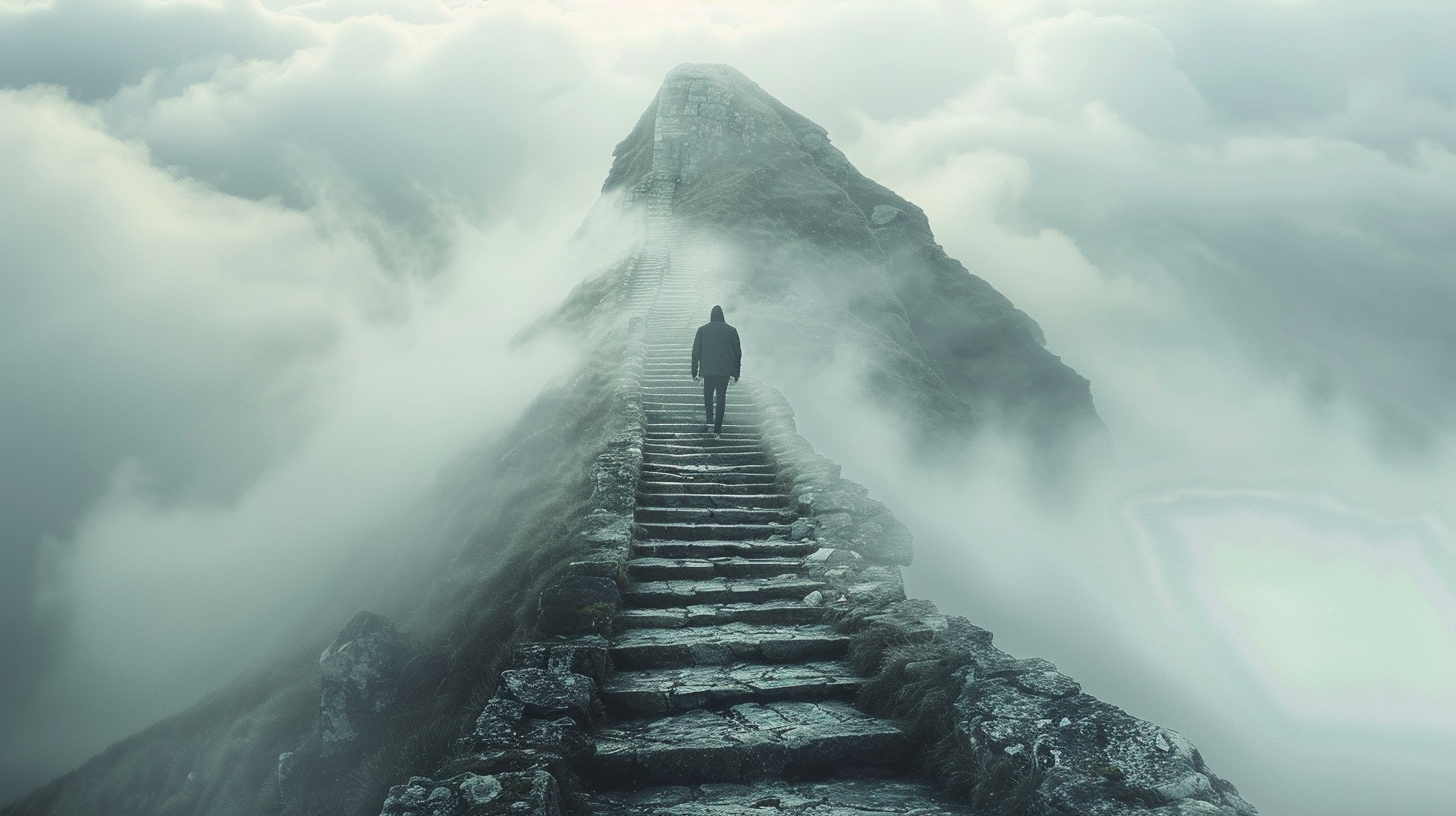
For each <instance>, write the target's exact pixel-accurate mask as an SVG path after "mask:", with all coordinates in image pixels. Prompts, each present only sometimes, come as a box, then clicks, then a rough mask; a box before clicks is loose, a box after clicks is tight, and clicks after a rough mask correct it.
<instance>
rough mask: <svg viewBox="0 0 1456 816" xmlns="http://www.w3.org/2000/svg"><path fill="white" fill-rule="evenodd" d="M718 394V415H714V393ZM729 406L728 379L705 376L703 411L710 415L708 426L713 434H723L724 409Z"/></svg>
mask: <svg viewBox="0 0 1456 816" xmlns="http://www.w3.org/2000/svg"><path fill="white" fill-rule="evenodd" d="M715 391H716V392H717V394H718V399H717V405H718V413H717V414H714V413H713V403H714V399H713V392H715ZM727 404H728V378H727V377H726V376H723V377H709V376H707V375H704V376H703V410H704V411H706V412H707V413H708V424H709V425H712V426H713V433H722V432H723V408H724V407H725V406H726V405H727Z"/></svg>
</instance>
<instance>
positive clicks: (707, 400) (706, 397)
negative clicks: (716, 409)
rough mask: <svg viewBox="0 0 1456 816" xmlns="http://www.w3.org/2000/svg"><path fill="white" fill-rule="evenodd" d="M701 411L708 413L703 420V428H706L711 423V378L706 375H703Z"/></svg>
mask: <svg viewBox="0 0 1456 816" xmlns="http://www.w3.org/2000/svg"><path fill="white" fill-rule="evenodd" d="M703 411H704V412H706V413H707V415H708V418H707V419H705V420H703V430H707V429H708V426H710V425H712V424H713V378H712V377H707V376H705V377H703Z"/></svg>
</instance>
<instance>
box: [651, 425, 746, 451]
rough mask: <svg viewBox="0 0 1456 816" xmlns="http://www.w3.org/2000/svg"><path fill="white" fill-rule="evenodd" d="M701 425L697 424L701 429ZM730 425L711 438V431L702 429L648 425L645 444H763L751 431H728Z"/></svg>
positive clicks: (701, 445)
mask: <svg viewBox="0 0 1456 816" xmlns="http://www.w3.org/2000/svg"><path fill="white" fill-rule="evenodd" d="M702 427H703V426H702V425H698V428H699V429H701V428H702ZM730 427H732V426H730V425H724V426H723V436H722V438H720V439H715V438H713V435H712V434H711V433H703V432H702V430H694V431H690V432H687V433H678V432H676V431H658V430H653V429H652V427H651V426H648V430H647V438H646V444H648V445H677V446H681V447H698V448H704V449H707V448H711V447H717V446H723V447H729V448H733V447H740V446H746V445H752V446H755V447H760V446H762V445H763V438H762V437H761V436H759V434H757V433H754V432H751V431H729V430H728V428H730Z"/></svg>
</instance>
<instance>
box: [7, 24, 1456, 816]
mask: <svg viewBox="0 0 1456 816" xmlns="http://www.w3.org/2000/svg"><path fill="white" fill-rule="evenodd" d="M1453 16H1456V12H1452V11H1451V10H1450V9H1449V7H1448V6H1446V5H1444V4H1435V3H1407V4H1381V5H1378V6H1374V5H1369V4H1361V3H1355V2H1340V1H1339V0H1325V1H1324V2H1308V3H1263V2H1236V3H1202V2H1193V1H1192V0H1189V1H1188V2H1166V3H1153V2H1141V1H1140V0H1107V2H1082V3H1069V2H1025V3H1016V2H999V3H992V2H984V3H975V2H967V3H937V2H929V1H928V0H926V1H925V2H908V3H906V2H900V3H894V4H890V3H884V2H870V1H869V0H866V1H865V2H835V3H793V2H790V3H769V2H763V3H757V2H741V3H716V4H714V3H650V4H649V3H630V2H586V1H585V0H583V1H582V2H560V3H554V4H553V3H548V2H544V0H543V1H541V2H492V3H489V4H480V3H465V2H460V3H444V2H431V1H430V0H412V1H407V0H398V1H397V2H390V1H389V0H374V1H373V2H368V3H338V2H333V0H324V1H323V2H314V3H307V4H294V3H287V2H282V0H272V1H271V2H266V3H257V2H244V1H243V0H229V1H228V2H200V0H199V2H183V1H181V0H178V1H177V2H149V1H144V0H135V2H124V3H104V4H103V3H95V2H79V1H78V0H70V1H69V2H68V1H67V0H54V1H53V2H48V3H35V2H9V3H0V55H3V56H0V86H3V87H4V88H6V90H4V91H0V147H3V149H0V157H3V158H0V383H3V384H4V387H3V388H0V446H4V447H3V453H0V501H3V502H4V513H3V518H4V520H5V521H4V523H3V529H0V537H3V542H4V543H3V550H0V559H3V561H0V564H3V569H0V576H3V578H0V582H3V584H4V585H3V586H0V598H3V599H4V600H3V607H0V615H3V620H4V623H5V625H4V627H3V631H4V632H5V633H6V635H5V636H4V637H5V641H4V643H3V644H0V648H3V650H4V652H5V653H6V654H7V655H15V656H16V659H15V660H6V661H3V663H4V664H5V669H4V672H5V673H4V675H3V676H0V683H3V685H0V692H3V698H0V699H3V703H0V756H3V757H4V760H3V761H0V767H3V768H4V769H5V776H4V778H3V779H0V798H8V797H9V796H12V795H18V794H19V793H21V792H23V790H24V789H26V788H27V787H29V786H32V785H34V784H37V783H39V782H41V781H43V780H44V779H45V778H46V777H47V776H49V775H52V774H55V773H58V772H61V771H63V770H65V769H66V768H68V767H70V766H71V765H74V764H75V763H76V762H78V761H80V760H81V759H83V758H84V757H86V756H87V755H89V754H91V753H93V752H94V751H96V750H98V749H100V748H101V747H104V745H105V744H106V743H107V742H109V741H111V740H114V739H116V738H119V737H121V736H123V735H125V734H126V733H129V732H131V731H133V730H136V729H137V728H140V727H142V726H144V725H146V724H148V723H149V722H151V721H153V720H154V719H156V718H157V717H159V716H162V715H164V714H166V713H170V712H172V711H176V710H178V709H180V708H182V707H184V706H185V705H187V704H188V703H189V702H190V701H191V700H193V699H195V698H196V697H197V696H198V695H200V694H202V693H204V692H205V691H207V690H209V689H211V688H213V687H215V686H217V685H218V684H219V683H221V682H223V681H225V680H226V679H227V678H229V677H231V676H233V675H235V674H236V673H238V672H241V671H245V670H247V669H248V668H249V667H251V666H253V665H256V664H257V662H258V661H260V660H262V659H263V658H264V656H266V655H267V654H268V653H269V652H270V651H271V650H272V649H275V648H277V647H278V646H279V645H280V644H283V643H286V642H288V640H289V638H290V637H292V636H295V635H296V634H297V633H298V632H299V631H304V630H310V631H311V630H312V629H313V628H314V627H316V626H317V627H321V628H323V629H329V628H330V625H329V624H330V616H345V617H346V616H347V615H348V614H350V613H352V612H353V611H355V610H356V609H357V608H360V607H361V606H364V605H367V603H368V599H369V597H370V593H371V592H373V591H375V590H376V589H377V588H378V587H379V586H381V585H382V582H383V581H385V580H387V578H385V577H383V576H387V575H388V573H389V571H390V568H391V566H392V564H393V563H394V562H393V561H392V559H394V558H397V557H400V556H399V553H400V547H399V541H398V540H397V539H392V538H390V537H389V536H387V535H383V536H382V535H380V534H379V532H378V531H380V530H389V529H402V528H403V529H407V528H408V521H409V518H410V513H411V512H412V509H413V508H414V507H415V506H416V504H417V501H418V499H419V497H421V496H422V495H424V494H425V492H426V491H427V490H428V487H429V485H430V482H431V480H432V478H433V474H434V472H435V471H436V470H437V469H438V468H439V467H440V466H441V465H442V464H444V463H445V462H447V461H448V460H449V459H450V458H451V456H452V455H453V454H454V453H456V452H458V451H460V450H462V449H463V448H465V447H466V446H469V445H471V444H473V443H475V442H476V441H477V440H479V439H480V438H482V437H483V436H488V435H489V434H490V433H491V432H492V431H493V430H494V429H497V428H499V427H501V426H502V425H503V424H504V423H505V422H508V421H509V420H510V419H511V418H512V417H513V416H514V414H515V413H516V412H518V411H519V410H520V408H521V406H522V405H523V404H524V402H525V400H527V399H529V398H530V397H531V396H532V395H534V393H535V392H536V390H537V389H538V388H539V387H540V386H541V384H542V383H544V382H545V381H546V380H547V379H548V378H549V377H550V375H551V374H552V372H554V371H558V370H561V368H562V367H563V365H564V364H565V361H566V360H567V355H566V354H565V353H564V352H562V351H561V350H559V349H552V348H549V347H542V348H535V349H528V350H526V351H524V352H517V351H511V350H509V349H508V345H509V344H508V340H509V338H510V337H511V336H512V335H513V333H514V331H515V330H516V329H517V328H519V327H520V326H523V325H525V324H526V323H527V322H529V320H530V319H531V318H532V317H533V316H534V315H535V314H537V313H539V311H541V310H542V309H544V308H547V307H548V306H549V305H551V304H552V303H554V302H555V301H556V300H557V299H558V298H559V297H560V295H561V293H562V292H563V291H564V290H565V288H567V287H569V286H570V285H571V284H573V283H575V282H576V281H577V280H579V279H580V278H581V277H582V276H583V275H585V274H588V273H589V272H590V271H591V269H592V268H593V264H594V263H597V262H599V261H600V260H601V259H602V256H604V255H608V254H610V250H606V249H604V250H600V251H598V252H596V255H595V256H593V255H591V254H588V255H587V256H581V255H575V256H572V255H562V254H561V253H559V252H557V251H556V250H557V249H558V248H559V247H562V246H565V245H566V243H567V238H568V237H569V236H570V235H571V234H572V232H573V231H574V230H575V228H576V226H577V225H578V224H579V223H580V219H581V217H582V215H583V214H584V213H585V212H586V210H587V208H588V207H589V206H590V205H591V202H592V200H593V199H594V197H595V194H596V189H597V187H598V185H599V184H600V182H601V178H602V177H603V175H604V174H605V171H606V168H607V166H608V163H609V156H610V150H611V146H612V145H613V144H614V143H615V142H616V141H617V140H618V139H620V138H621V137H622V136H623V135H625V134H626V133H627V132H628V130H629V129H630V128H631V126H632V124H633V123H634V122H635V120H636V117H637V116H638V114H639V113H640V111H641V110H642V108H643V107H645V106H646V104H647V102H648V101H649V99H650V98H651V94H652V93H653V92H654V91H655V88H656V85H657V83H658V82H659V81H660V79H661V77H662V75H663V74H664V73H665V72H666V71H667V70H668V69H670V68H671V67H672V66H674V65H676V64H677V63H679V62H683V61H698V62H708V61H723V62H729V63H731V64H733V65H734V66H735V67H737V68H739V69H740V70H742V71H744V72H745V73H746V74H748V75H749V76H750V77H752V78H753V79H755V80H756V81H757V82H759V83H760V84H761V85H762V86H763V87H764V88H765V89H766V90H768V91H769V92H770V93H772V94H774V95H775V96H777V97H778V98H780V99H781V100H782V101H783V102H785V103H786V104H788V105H789V106H791V107H793V108H795V109H796V110H799V111H800V112H802V113H804V114H805V115H807V116H809V117H811V118H813V119H815V120H816V121H819V122H820V123H821V124H824V125H825V126H826V127H828V128H829V130H830V134H831V137H832V138H833V139H834V140H835V142H836V144H838V145H839V146H840V147H841V148H842V149H843V150H845V152H846V153H847V154H848V155H849V157H850V158H851V160H853V161H854V162H855V163H856V165H857V166H858V167H859V168H860V169H861V170H863V171H864V172H865V173H866V174H868V175H869V176H871V177H873V178H875V179H876V180H878V181H880V182H882V183H885V184H887V185H888V186H890V187H892V188H893V189H895V190H896V191H897V192H900V193H901V194H903V195H905V196H906V197H908V198H910V199H911V200H912V201H915V202H916V203H917V204H920V205H921V206H923V207H924V208H925V209H926V210H927V212H928V214H929V215H930V217H931V224H932V227H933V228H934V229H935V230H936V233H937V236H938V237H939V239H940V240H941V241H942V242H943V243H944V244H945V245H946V248H947V250H948V251H949V252H950V254H951V255H953V256H955V257H957V258H959V259H960V260H962V261H963V262H965V263H966V265H967V266H968V267H969V268H970V269H971V270H972V271H973V272H974V273H976V274H978V275H981V276H982V277H984V278H986V279H987V280H988V281H990V282H991V283H992V284H993V285H994V286H996V287H997V288H998V289H999V290H1000V291H1002V292H1003V293H1005V294H1006V295H1007V296H1008V297H1010V298H1011V300H1012V301H1013V302H1014V303H1015V304H1016V305H1017V306H1018V307H1019V308H1021V309H1023V310H1024V311H1026V312H1027V313H1029V314H1030V315H1031V316H1032V317H1033V318H1035V319H1036V320H1037V321H1038V322H1039V323H1040V324H1041V325H1042V327H1043V329H1044V330H1045V333H1046V335H1047V341H1048V346H1049V348H1051V349H1052V350H1053V351H1054V352H1055V353H1057V354H1059V355H1061V356H1062V357H1063V358H1064V359H1065V360H1067V361H1068V362H1069V363H1070V364H1071V365H1072V366H1073V367H1074V368H1076V369H1077V370H1078V371H1079V372H1080V373H1082V374H1083V375H1084V376H1086V377H1088V378H1089V379H1090V380H1091V381H1092V387H1093V394H1094V398H1095V399H1096V401H1097V405H1098V409H1099V411H1100V413H1101V415H1102V417H1103V419H1104V420H1105V421H1106V423H1107V425H1108V428H1109V431H1110V434H1109V436H1110V442H1111V450H1110V451H1103V452H1094V453H1092V454H1089V456H1088V458H1087V460H1086V462H1085V463H1084V465H1083V466H1082V468H1081V470H1080V471H1079V472H1078V473H1077V474H1075V475H1074V476H1073V477H1072V478H1071V479H1070V480H1069V484H1070V487H1066V486H1064V489H1062V490H1060V492H1057V493H1055V494H1049V493H1048V492H1047V491H1046V490H1045V489H1044V488H1042V487H1040V486H1038V485H1036V484H1034V483H1032V482H1031V481H1030V479H1029V477H1027V478H1024V479H1023V478H1021V474H1023V473H1024V472H1025V467H1024V464H1023V463H1022V462H1020V460H1019V459H1018V457H1017V455H1016V453H1015V446H1014V445H1013V444H1011V443H1008V442H1005V441H1003V440H998V439H995V438H989V437H988V438H986V439H984V440H982V442H981V444H980V445H979V446H978V447H977V449H976V450H975V451H974V452H973V455H971V456H969V457H968V459H967V461H966V462H965V463H963V464H962V465H959V466H954V467H951V466H945V467H942V468H941V469H939V470H937V471H935V472H933V473H927V472H925V470H924V468H922V467H921V466H920V465H918V464H917V463H916V462H914V461H912V460H909V459H908V458H906V457H905V456H904V455H903V452H902V451H901V450H900V449H899V447H898V443H897V442H896V441H895V438H894V434H893V433H891V432H889V431H888V430H886V429H887V428H890V427H892V426H891V425H890V423H892V422H893V421H894V420H893V418H890V417H883V416H877V415H875V414H874V412H873V411H872V410H870V409H868V408H865V407H856V406H855V405H854V403H853V401H852V399H849V398H848V397H846V396H845V395H844V393H843V391H842V387H841V385H840V383H841V381H842V379H843V375H842V372H835V371H830V372H826V374H825V377H824V378H823V380H822V381H820V382H818V383H799V384H791V383H775V384H779V385H785V386H789V387H788V388H787V389H786V390H788V391H789V392H790V397H791V399H792V401H793V402H794V404H795V406H796V408H797V409H798V410H799V413H800V420H801V425H802V427H803V430H804V431H805V433H806V435H807V436H809V437H810V439H811V441H813V442H814V443H815V444H816V445H817V446H819V448H820V450H821V452H823V453H825V454H827V455H830V456H832V457H834V458H836V459H838V460H840V461H841V462H843V463H844V464H845V469H846V475H848V476H850V477H851V478H855V479H857V480H858V481H861V482H863V483H865V484H866V485H868V486H869V487H870V488H871V489H872V491H873V492H874V493H875V495H876V496H877V497H878V498H880V499H882V500H885V501H886V502H887V503H889V504H890V505H891V507H893V508H894V509H895V511H896V513H897V514H898V515H900V516H901V517H902V518H903V519H904V520H905V521H906V522H907V523H909V524H910V525H911V526H912V528H913V529H914V530H915V532H916V534H917V538H918V544H917V558H918V559H919V561H918V564H917V567H915V568H912V569H911V570H910V571H909V573H908V576H907V577H908V580H909V581H910V582H911V583H912V589H914V590H916V591H917V592H918V594H922V595H926V596H928V597H931V598H933V599H934V600H936V601H937V603H939V604H940V605H941V606H942V607H943V608H944V609H946V610H947V611H951V612H959V613H964V614H968V615H970V616H971V617H972V619H973V620H975V621H976V622H978V623H981V624H983V625H985V626H987V627H988V628H991V629H992V630H993V631H995V632H996V633H997V635H998V639H999V641H1000V642H1001V643H1002V644H1003V645H1004V646H1005V647H1006V648H1008V649H1010V650H1012V651H1015V652H1017V653H1020V654H1038V655H1043V656H1046V657H1049V658H1051V659H1052V660H1054V661H1055V662H1057V663H1058V664H1059V665H1060V666H1062V668H1064V669H1065V670H1067V671H1068V672H1069V673H1071V674H1073V675H1074V676H1076V677H1078V679H1079V680H1081V681H1082V682H1083V683H1084V684H1085V685H1086V686H1087V688H1088V689H1089V690H1090V691H1092V692H1093V693H1096V694H1098V695H1099V696H1101V697H1103V698H1104V699H1107V700H1109V701H1111V702H1114V703H1116V704H1119V705H1122V706H1124V707H1126V708H1127V709H1129V710H1130V711H1131V712H1132V713H1134V714H1137V715H1139V716H1143V717H1146V718H1149V719H1153V720H1156V721H1158V722H1159V723H1160V724H1165V725H1168V726H1170V727H1173V728H1176V729H1178V730H1180V731H1182V732H1183V733H1185V735H1187V736H1188V737H1189V738H1190V739H1192V740H1193V741H1194V742H1195V743H1196V744H1198V745H1199V746H1200V747H1201V748H1202V749H1203V751H1204V753H1205V756H1206V758H1207V759H1208V761H1209V763H1210V764H1211V765H1212V766H1213V767H1214V768H1215V769H1217V770H1218V772H1219V773H1220V774H1221V775H1223V776H1225V777H1226V778H1229V779H1232V780H1233V781H1235V782H1236V783H1238V784H1239V785H1240V786H1241V789H1242V791H1243V793H1244V794H1245V796H1246V797H1247V798H1248V799H1250V800H1251V801H1253V802H1254V803H1255V804H1257V805H1259V806H1260V808H1261V809H1262V811H1263V812H1265V813H1268V814H1271V816H1297V815H1299V814H1322V815H1323V814H1351V816H1354V814H1362V815H1363V814H1378V813H1390V814H1406V813H1416V812H1437V811H1439V810H1440V809H1441V808H1442V807H1443V806H1444V805H1446V804H1448V803H1449V793H1448V792H1447V791H1445V790H1444V778H1445V775H1446V771H1447V770H1448V769H1449V768H1450V766H1451V762H1452V761H1453V759H1456V722H1452V721H1451V719H1450V717H1449V708H1450V706H1449V700H1450V699H1452V696H1453V694H1456V566H1453V558H1456V542H1453V533H1452V530H1453V527H1456V525H1453V520H1456V506H1453V502H1456V499H1453V498H1452V497H1453V496H1456V490H1453V487H1456V466H1453V465H1456V462H1453V458H1452V453H1453V451H1452V428H1453V421H1456V415H1453V412H1452V405H1456V400H1453V397H1456V367H1453V366H1452V364H1451V359H1452V357H1453V355H1452V352H1453V351H1456V330H1453V329H1452V328H1451V327H1452V325H1453V323H1452V321H1451V320H1450V319H1449V315H1450V314H1452V313H1453V311H1456V278H1453V277H1452V275H1451V270H1452V269H1453V268H1456V238H1453V237H1452V235H1451V230H1450V228H1449V225H1450V224H1451V223H1453V222H1456V156H1453V151H1456V79H1453V77H1456V70H1453V69H1456V65H1453V63H1456V49H1452V48H1451V47H1450V46H1449V44H1447V43H1446V42H1445V41H1444V40H1445V38H1443V37H1442V36H1440V33H1441V32H1446V31H1450V30H1452V29H1453V24H1456V20H1453V19H1452V18H1453ZM749 362H750V366H754V365H760V364H761V366H762V367H761V368H760V369H759V371H760V373H763V374H764V375H765V376H766V377H767V378H768V379H769V380H770V382H771V383H772V382H773V380H772V376H771V375H772V364H771V361H749ZM341 576H342V577H341ZM320 587H327V588H329V589H328V590H327V591H320V589H319V588H320ZM332 628H335V629H336V628H337V624H334V625H333V626H332ZM22 758H25V759H22Z"/></svg>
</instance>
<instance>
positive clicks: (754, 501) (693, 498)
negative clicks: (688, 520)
mask: <svg viewBox="0 0 1456 816" xmlns="http://www.w3.org/2000/svg"><path fill="white" fill-rule="evenodd" d="M789 500H790V499H789V496H787V495H785V494H783V493H752V492H748V491H742V492H738V493H687V492H668V491H666V490H659V491H655V492H652V493H646V492H642V491H639V492H638V494H637V504H638V506H639V507H719V508H723V507H740V508H742V507H757V508H783V507H788V506H789Z"/></svg>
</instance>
